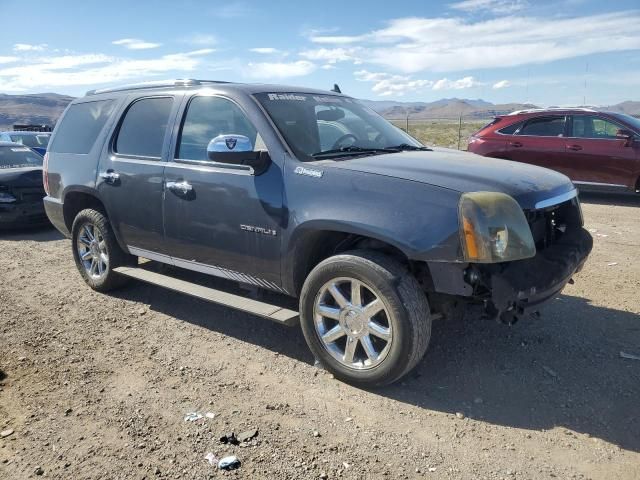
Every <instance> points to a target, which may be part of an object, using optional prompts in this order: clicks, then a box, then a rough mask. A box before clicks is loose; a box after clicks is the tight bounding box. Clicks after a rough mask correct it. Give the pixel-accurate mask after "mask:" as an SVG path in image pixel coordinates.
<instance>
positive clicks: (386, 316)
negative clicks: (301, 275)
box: [300, 251, 431, 387]
mask: <svg viewBox="0 0 640 480" xmlns="http://www.w3.org/2000/svg"><path fill="white" fill-rule="evenodd" d="M300 321H301V325H302V331H303V333H304V336H305V339H306V341H307V344H308V345H309V348H310V349H311V351H312V352H313V354H314V355H315V357H316V358H317V359H318V360H319V361H320V362H321V363H322V364H323V365H324V367H325V368H326V369H327V370H328V371H330V372H331V373H333V374H334V375H335V377H336V378H338V379H340V380H343V381H345V382H347V383H351V384H355V385H359V386H364V387H372V386H381V385H388V384H390V383H393V382H395V381H397V380H398V379H400V378H401V377H403V376H404V375H406V374H407V373H408V372H409V371H411V370H412V369H413V368H414V367H415V366H416V365H417V363H418V362H419V361H420V360H421V359H422V357H423V356H424V353H425V352H426V350H427V346H428V344H429V338H430V336H431V315H430V309H429V304H428V302H427V297H426V295H425V294H424V292H423V291H422V290H421V288H420V285H419V284H418V282H417V280H416V279H415V278H414V277H413V275H411V274H410V273H409V272H408V271H407V269H406V268H405V267H404V266H403V265H402V264H401V263H400V262H398V261H396V260H394V259H393V258H391V257H388V256H386V255H382V254H379V253H377V252H370V251H351V252H347V253H344V254H341V255H336V256H334V257H330V258H328V259H326V260H324V261H323V262H321V263H320V264H319V265H318V266H316V267H315V268H314V269H313V270H312V271H311V273H310V274H309V276H308V277H307V279H306V281H305V283H304V286H303V287H302V292H301V296H300Z"/></svg>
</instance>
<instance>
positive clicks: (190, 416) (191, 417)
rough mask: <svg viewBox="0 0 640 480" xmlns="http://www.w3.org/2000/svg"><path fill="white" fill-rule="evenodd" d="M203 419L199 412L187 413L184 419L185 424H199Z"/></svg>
mask: <svg viewBox="0 0 640 480" xmlns="http://www.w3.org/2000/svg"><path fill="white" fill-rule="evenodd" d="M201 418H202V414H201V413H198V412H190V413H187V414H186V415H185V417H184V421H185V422H197V421H198V420H200V419H201Z"/></svg>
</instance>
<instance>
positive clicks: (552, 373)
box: [542, 365, 558, 378]
mask: <svg viewBox="0 0 640 480" xmlns="http://www.w3.org/2000/svg"><path fill="white" fill-rule="evenodd" d="M542 369H543V370H544V371H545V372H547V373H548V374H549V375H551V376H552V377H553V378H558V374H557V373H556V372H555V370H552V369H550V368H549V367H547V366H546V365H543V366H542Z"/></svg>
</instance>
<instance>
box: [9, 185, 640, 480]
mask: <svg viewBox="0 0 640 480" xmlns="http://www.w3.org/2000/svg"><path fill="white" fill-rule="evenodd" d="M583 202H584V204H583V209H584V214H585V222H586V226H587V228H589V229H590V230H591V231H592V234H593V235H594V243H595V247H594V252H593V253H592V256H591V257H590V259H589V261H588V263H587V265H586V267H585V269H584V271H583V272H582V273H581V274H579V275H578V276H577V277H576V283H575V285H569V286H568V287H567V288H566V289H565V291H564V292H563V294H562V295H560V296H559V297H558V298H556V299H555V300H553V301H552V302H550V303H549V304H548V305H546V306H545V307H544V308H543V310H542V317H541V318H540V319H537V320H533V319H532V320H527V321H522V322H520V323H518V324H516V325H514V326H512V327H507V326H503V325H499V324H497V323H494V322H491V321H483V320H480V319H479V318H478V316H477V315H476V314H475V313H474V312H469V314H468V315H467V318H465V320H464V321H462V322H439V323H437V324H436V325H435V327H434V332H433V336H432V340H431V347H430V349H429V351H428V352H427V355H426V357H425V359H424V360H423V361H422V362H421V363H420V365H419V366H418V368H417V369H416V370H415V372H414V373H412V374H411V375H410V376H409V377H407V378H406V379H405V380H404V381H403V382H402V383H399V384H397V385H394V386H392V387H388V388H384V389H379V390H374V391H365V390H360V389H356V388H353V387H350V386H348V385H345V384H342V383H340V382H338V381H336V380H334V379H333V378H332V377H331V375H329V374H328V373H326V372H324V371H323V370H321V369H319V368H316V367H314V366H313V359H312V358H311V355H310V354H309V352H308V350H307V348H306V346H305V344H304V340H303V338H302V334H301V333H300V331H299V329H298V328H287V327H283V326H279V325H276V324H272V323H270V322H268V321H265V320H260V319H258V318H255V317H251V316H248V315H245V314H242V313H238V312H234V311H231V310H228V309H225V308H223V307H220V306H216V305H212V304H207V303H204V302H200V301H197V300H194V299H191V298H188V297H184V296H181V295H178V294H175V293H172V292H167V291H164V290H162V289H159V288H157V287H151V286H148V285H144V284H141V283H133V284H132V285H131V286H130V287H129V288H127V289H125V290H121V291H118V292H115V293H113V294H110V295H103V294H98V293H95V292H93V291H91V290H90V289H89V288H88V287H86V286H85V285H84V283H83V282H82V280H81V279H80V276H79V275H78V274H77V272H76V270H75V266H74V264H73V260H72V257H71V251H70V244H69V241H67V240H66V239H63V238H61V236H60V235H59V234H58V233H57V232H55V231H54V230H50V229H47V230H39V231H20V232H12V233H7V232H5V233H0V431H1V433H0V478H2V479H22V478H36V477H38V476H45V477H50V478H64V479H112V478H113V479H143V478H147V479H153V478H185V479H191V478H193V479H203V478H219V477H223V476H232V477H238V478H260V479H262V478H265V479H293V478H304V479H306V478H329V479H333V478H345V479H350V478H432V479H441V478H451V479H457V478H461V479H462V478H464V479H472V478H475V479H536V480H538V479H548V478H562V479H564V478H579V479H583V478H584V479H586V478H593V479H613V478H615V479H638V478H640V360H637V359H632V358H623V357H622V356H621V352H625V353H627V354H631V355H640V297H639V294H638V291H639V287H640V263H639V256H638V252H640V199H638V198H632V197H606V196H594V195H592V196H587V197H585V198H584V199H583ZM190 412H198V413H201V414H202V415H205V414H206V413H213V414H214V416H213V418H209V417H210V416H211V415H209V417H207V416H204V417H203V418H202V419H200V420H198V421H195V422H188V421H185V419H184V418H185V415H186V414H188V413H190ZM252 429H257V430H258V432H257V436H255V437H254V438H253V439H250V440H249V441H247V442H243V443H242V444H240V445H231V444H223V443H221V442H220V440H219V438H220V436H221V435H223V434H225V433H228V432H232V431H233V432H236V434H239V433H241V432H244V431H247V430H252ZM209 452H212V453H213V454H214V455H215V457H216V458H222V457H223V456H225V455H236V456H237V457H238V458H239V459H240V460H241V462H242V465H241V467H240V468H239V469H238V470H235V471H233V472H223V471H219V470H217V469H216V468H215V467H213V466H211V465H210V464H209V462H208V461H207V460H206V459H205V456H206V455H207V453H209Z"/></svg>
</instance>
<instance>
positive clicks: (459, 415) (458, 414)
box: [456, 412, 464, 420]
mask: <svg viewBox="0 0 640 480" xmlns="http://www.w3.org/2000/svg"><path fill="white" fill-rule="evenodd" d="M456 417H458V418H459V419H460V420H462V419H464V413H462V412H456Z"/></svg>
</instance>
